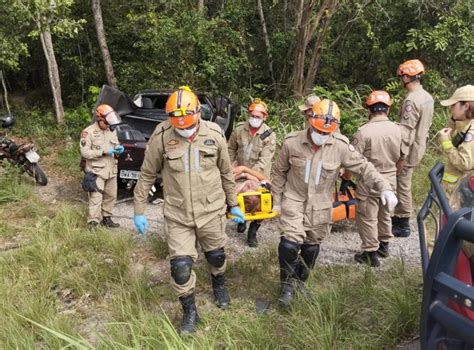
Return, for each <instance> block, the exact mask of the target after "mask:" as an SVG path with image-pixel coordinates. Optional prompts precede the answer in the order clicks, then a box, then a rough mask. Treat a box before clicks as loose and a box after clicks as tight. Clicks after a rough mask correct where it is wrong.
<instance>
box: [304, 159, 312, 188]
mask: <svg viewBox="0 0 474 350" xmlns="http://www.w3.org/2000/svg"><path fill="white" fill-rule="evenodd" d="M310 173H311V160H310V159H306V169H305V172H304V183H305V184H307V183H308V182H309V174H310Z"/></svg>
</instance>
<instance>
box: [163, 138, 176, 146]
mask: <svg viewBox="0 0 474 350" xmlns="http://www.w3.org/2000/svg"><path fill="white" fill-rule="evenodd" d="M178 143H179V141H178V140H175V139H171V140H169V141H168V142H167V143H166V144H167V145H170V146H173V145H177V144H178Z"/></svg>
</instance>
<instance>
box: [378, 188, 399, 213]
mask: <svg viewBox="0 0 474 350" xmlns="http://www.w3.org/2000/svg"><path fill="white" fill-rule="evenodd" d="M380 200H381V201H382V204H383V205H386V206H387V208H388V210H389V211H393V209H395V207H396V206H397V203H398V199H397V196H395V193H393V192H392V191H383V192H382V194H381V195H380Z"/></svg>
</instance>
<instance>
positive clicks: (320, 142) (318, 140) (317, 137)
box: [311, 131, 329, 146]
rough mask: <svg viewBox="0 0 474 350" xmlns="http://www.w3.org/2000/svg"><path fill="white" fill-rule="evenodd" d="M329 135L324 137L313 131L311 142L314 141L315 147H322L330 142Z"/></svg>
mask: <svg viewBox="0 0 474 350" xmlns="http://www.w3.org/2000/svg"><path fill="white" fill-rule="evenodd" d="M328 138H329V135H322V134H320V133H318V132H316V131H311V140H313V142H314V144H315V145H318V146H322V145H324V144H325V143H326V141H327V140H328Z"/></svg>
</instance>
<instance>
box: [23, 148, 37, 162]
mask: <svg viewBox="0 0 474 350" xmlns="http://www.w3.org/2000/svg"><path fill="white" fill-rule="evenodd" d="M25 157H26V159H28V160H29V161H30V163H38V161H39V160H40V156H39V154H38V153H36V151H33V150H31V151H28V152H26V153H25Z"/></svg>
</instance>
